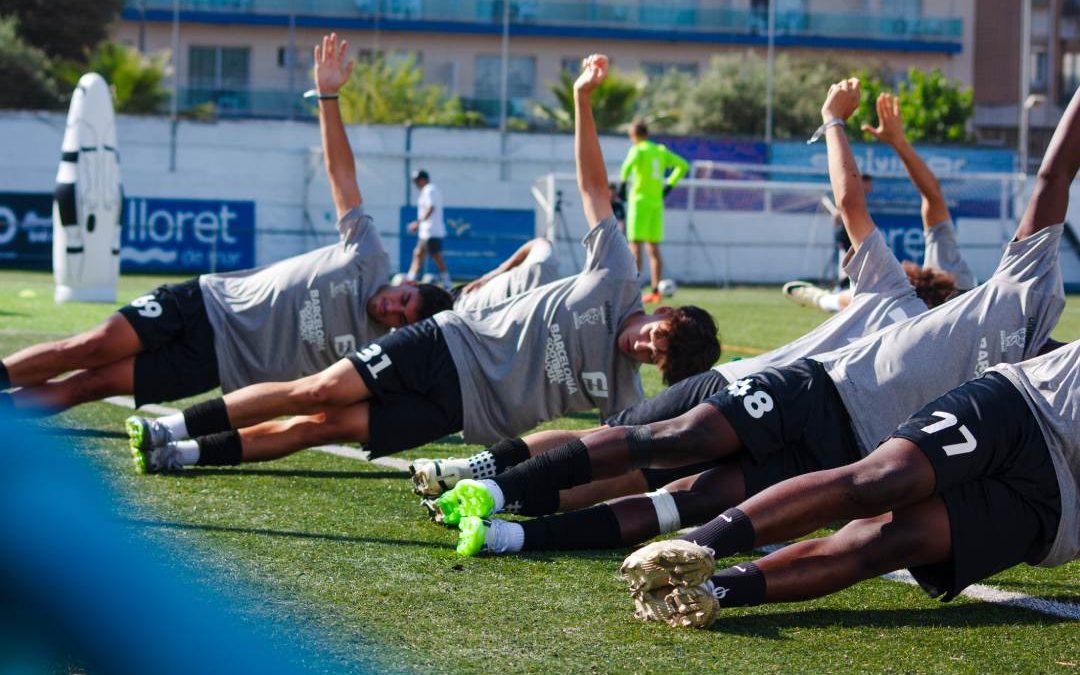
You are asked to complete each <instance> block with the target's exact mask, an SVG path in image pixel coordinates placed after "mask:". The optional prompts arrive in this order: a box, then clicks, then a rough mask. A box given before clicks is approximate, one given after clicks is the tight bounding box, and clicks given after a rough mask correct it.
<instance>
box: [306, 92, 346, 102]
mask: <svg viewBox="0 0 1080 675" xmlns="http://www.w3.org/2000/svg"><path fill="white" fill-rule="evenodd" d="M304 98H314V99H318V100H320V101H336V100H337V98H338V95H337V94H323V93H321V92H320V91H319V90H318V89H308V90H307V91H305V92H304Z"/></svg>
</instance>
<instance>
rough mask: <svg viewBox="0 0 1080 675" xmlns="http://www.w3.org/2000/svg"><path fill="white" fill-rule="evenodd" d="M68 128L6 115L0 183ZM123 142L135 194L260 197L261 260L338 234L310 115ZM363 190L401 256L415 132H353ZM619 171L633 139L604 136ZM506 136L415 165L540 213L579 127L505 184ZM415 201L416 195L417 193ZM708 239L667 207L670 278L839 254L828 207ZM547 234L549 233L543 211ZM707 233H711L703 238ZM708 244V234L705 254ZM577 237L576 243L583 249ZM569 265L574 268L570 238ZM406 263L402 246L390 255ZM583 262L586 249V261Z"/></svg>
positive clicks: (992, 228) (40, 182) (473, 198)
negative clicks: (173, 149)
mask: <svg viewBox="0 0 1080 675" xmlns="http://www.w3.org/2000/svg"><path fill="white" fill-rule="evenodd" d="M63 131H64V116H63V115H62V114H56V113H26V112H8V113H0V139H3V140H2V142H0V191H5V192H51V191H52V189H53V182H54V178H55V174H56V165H57V161H58V159H59V154H60V142H61V139H62V136H63ZM118 133H119V150H120V155H121V169H122V172H123V178H124V186H125V191H126V193H127V194H128V195H131V196H140V197H162V198H204V199H234V200H253V201H255V202H256V221H257V227H258V229H259V234H258V237H257V239H256V260H257V262H258V263H259V264H263V263H267V262H270V261H273V260H277V259H280V258H282V257H285V256H288V255H293V254H295V253H298V252H300V251H302V250H305V249H307V248H311V247H313V246H315V245H317V244H320V243H325V242H326V241H328V239H327V238H326V237H328V236H329V237H332V236H333V234H332V233H333V208H332V203H331V201H330V195H329V188H328V186H327V183H326V180H325V177H324V176H323V172H322V167H321V165H320V164H319V162H320V161H321V160H320V158H319V155H318V154H317V153H315V152H313V151H312V148H314V147H316V146H317V145H318V142H319V133H318V127H317V126H316V125H314V124H311V123H305V122H282V121H273V122H270V121H251V120H248V121H228V122H217V123H197V122H186V121H184V122H180V123H179V125H178V127H177V130H176V133H177V153H176V171H175V172H171V171H169V137H170V124H169V121H168V120H166V119H162V118H155V117H129V116H121V117H120V118H119V121H118ZM349 137H350V140H351V142H352V144H353V149H354V151H356V153H357V157H358V171H359V180H360V185H361V190H362V192H363V194H364V199H365V203H366V204H367V208H368V209H369V211H370V212H371V213H372V215H373V216H374V217H375V218H376V222H377V223H378V224H379V230H380V231H381V232H382V233H383V235H384V237H385V239H386V243H387V246H388V248H389V249H390V250H391V251H392V253H396V251H397V238H396V232H397V228H398V210H399V209H400V207H401V206H402V205H403V204H404V203H405V201H406V192H405V188H406V186H408V182H407V180H406V164H405V137H406V132H405V130H404V129H403V128H401V127H352V128H350V129H349ZM602 145H603V149H604V153H605V156H606V157H607V159H608V161H609V164H611V167H610V170H611V171H612V173H613V174H614V172H615V171H616V168H617V162H618V161H619V160H621V158H622V157H623V155H624V154H625V152H626V150H627V147H628V145H629V142H628V141H627V140H626V139H625V138H623V137H620V136H609V137H605V138H603V139H602ZM499 150H500V138H499V134H498V133H497V132H495V131H491V130H463V129H427V128H424V129H416V130H414V132H413V138H412V162H411V168H412V169H414V170H415V169H418V168H425V169H427V170H428V171H429V172H430V174H431V176H432V180H433V181H434V182H435V183H436V184H438V185H439V186H440V188H441V189H442V191H443V195H444V198H445V201H446V204H447V205H448V206H472V207H490V208H496V207H503V208H533V207H534V206H535V202H534V200H533V198H532V196H531V194H530V192H529V188H530V186H531V185H532V184H533V182H534V181H535V180H536V179H538V178H539V177H541V176H543V175H545V174H547V173H550V172H561V173H570V172H572V171H573V143H572V138H571V137H570V136H569V135H565V134H563V135H559V134H511V135H509V137H508V141H507V148H506V150H507V162H506V180H502V179H501V178H500V169H501V164H500V162H499V159H498V158H499ZM560 187H562V188H563V191H564V195H565V197H566V202H565V204H564V208H565V213H566V214H567V224H568V229H569V235H570V236H571V237H572V238H574V239H576V238H578V237H580V236H582V235H583V234H584V233H585V229H586V226H585V223H584V219H583V217H582V216H581V209H580V203H579V200H578V197H577V193H576V189H575V187H574V185H573V182H572V181H567V182H564V183H561V184H560ZM414 198H415V197H414ZM1073 205H1074V211H1073V213H1074V217H1072V221H1073V222H1077V223H1080V210H1078V209H1080V194H1076V195H1075V198H1074V199H1073ZM694 220H695V226H696V229H697V234H696V235H694V234H693V233H692V232H691V231H690V229H689V227H688V214H687V212H685V211H678V210H669V212H668V217H667V226H668V242H667V243H666V244H665V247H664V249H663V250H664V253H665V256H666V263H667V269H668V271H669V274H670V275H671V276H672V277H675V278H677V279H680V280H683V281H696V282H717V281H731V282H755V283H765V282H767V283H778V282H783V281H786V280H788V279H792V278H797V277H803V276H808V277H814V276H817V275H818V274H820V272H821V270H823V269H824V268H825V266H826V265H827V259H828V257H829V255H830V254H831V250H832V249H831V224H830V223H829V221H828V219H826V218H824V217H823V216H820V215H818V216H813V215H771V214H762V213H740V212H698V213H696V214H694ZM958 226H959V230H960V242H961V245H962V247H963V249H964V253H965V255H966V257H967V258H968V259H969V260H970V262H971V264H972V266H973V267H974V269H975V271H976V273H977V274H978V275H979V278H980V279H985V278H986V277H987V276H989V274H990V273H992V272H993V269H994V267H995V265H996V263H997V260H998V258H999V257H1000V246H1001V245H1002V244H1003V243H1004V242H1005V241H1007V240H1008V238H1009V236H1010V235H1011V234H1012V229H1013V227H1014V226H1013V224H1012V223H1000V222H998V221H965V220H961V221H960V222H959V223H958ZM537 227H538V229H537V231H538V232H542V231H543V228H544V222H543V219H542V218H541V217H540V215H539V211H538V217H537ZM699 238H700V239H699ZM700 242H704V243H705V245H706V247H705V248H704V249H703V248H702V246H701V245H700ZM575 246H576V245H575ZM560 250H561V259H562V260H563V264H564V269H565V271H567V272H568V273H569V272H572V271H573V267H574V264H573V257H572V254H571V252H570V250H569V249H568V248H567V245H566V244H562V245H561V247H560ZM392 258H394V262H395V264H396V259H397V258H396V255H393V254H392ZM578 259H579V260H580V257H579V258H578ZM1062 266H1063V270H1064V272H1065V277H1066V281H1067V282H1071V283H1080V259H1078V258H1077V256H1076V255H1075V254H1074V253H1072V252H1071V251H1063V253H1062Z"/></svg>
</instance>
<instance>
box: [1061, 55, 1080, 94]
mask: <svg viewBox="0 0 1080 675" xmlns="http://www.w3.org/2000/svg"><path fill="white" fill-rule="evenodd" d="M1077 87H1080V52H1065V53H1064V54H1062V55H1061V105H1068V103H1069V99H1070V98H1072V95H1073V92H1074V91H1076V89H1077Z"/></svg>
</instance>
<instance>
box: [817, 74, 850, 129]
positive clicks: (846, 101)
mask: <svg viewBox="0 0 1080 675" xmlns="http://www.w3.org/2000/svg"><path fill="white" fill-rule="evenodd" d="M859 92H860V84H859V79H858V78H857V77H850V78H848V79H846V80H840V81H839V82H837V83H836V84H834V85H833V86H831V87H829V94H828V95H827V96H826V97H825V103H824V104H823V105H822V106H821V119H822V121H824V122H831V121H833V120H847V118H849V117H851V116H852V115H853V114H854V113H855V111H856V110H858V109H859Z"/></svg>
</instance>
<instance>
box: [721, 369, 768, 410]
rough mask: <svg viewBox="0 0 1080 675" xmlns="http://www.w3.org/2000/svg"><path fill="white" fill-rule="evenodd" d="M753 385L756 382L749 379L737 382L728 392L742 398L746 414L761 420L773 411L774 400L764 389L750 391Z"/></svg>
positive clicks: (728, 387)
mask: <svg viewBox="0 0 1080 675" xmlns="http://www.w3.org/2000/svg"><path fill="white" fill-rule="evenodd" d="M753 385H754V381H753V380H751V379H749V378H746V379H742V380H736V381H735V382H732V383H731V384H729V385H728V386H727V391H728V393H729V394H731V395H732V396H734V397H735V398H740V397H741V398H742V402H743V407H744V408H746V414H747V415H749V416H750V417H753V418H754V419H756V420H759V419H761V418H762V417H764V416H765V413H767V412H769V411H770V410H772V409H773V400H772V396H769V392H767V391H765V390H763V389H758V390H757V391H750V387H752V386H753Z"/></svg>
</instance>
